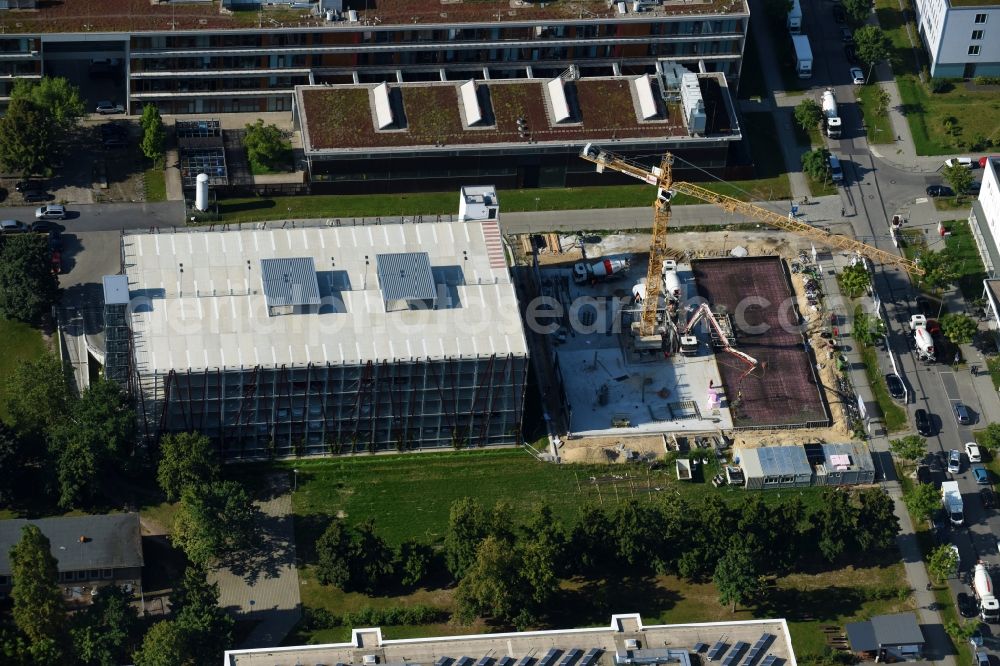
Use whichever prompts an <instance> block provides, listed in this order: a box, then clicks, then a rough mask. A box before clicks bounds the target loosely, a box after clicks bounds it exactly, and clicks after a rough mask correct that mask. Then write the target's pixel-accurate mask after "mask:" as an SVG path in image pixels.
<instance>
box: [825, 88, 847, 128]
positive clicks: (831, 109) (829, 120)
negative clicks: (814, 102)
mask: <svg viewBox="0 0 1000 666" xmlns="http://www.w3.org/2000/svg"><path fill="white" fill-rule="evenodd" d="M822 106H823V127H825V128H826V135H827V136H828V137H830V138H831V139H839V138H840V130H841V125H842V124H843V123H842V122H841V120H840V116H839V115H837V98H836V97H835V96H834V94H833V88H827V89H826V90H825V91H824V92H823V98H822Z"/></svg>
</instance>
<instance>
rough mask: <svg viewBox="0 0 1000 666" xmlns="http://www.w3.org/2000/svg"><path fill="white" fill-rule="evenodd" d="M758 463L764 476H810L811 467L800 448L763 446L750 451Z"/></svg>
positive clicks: (803, 450)
mask: <svg viewBox="0 0 1000 666" xmlns="http://www.w3.org/2000/svg"><path fill="white" fill-rule="evenodd" d="M749 451H752V452H753V453H754V454H755V455H756V456H757V459H758V460H759V461H760V468H761V471H762V472H763V473H764V475H765V476H782V475H787V474H805V475H809V474H812V467H810V466H809V460H808V458H806V452H805V449H803V448H802V447H801V446H764V447H761V448H758V449H750V450H748V451H746V452H744V455H746V453H747V452H749Z"/></svg>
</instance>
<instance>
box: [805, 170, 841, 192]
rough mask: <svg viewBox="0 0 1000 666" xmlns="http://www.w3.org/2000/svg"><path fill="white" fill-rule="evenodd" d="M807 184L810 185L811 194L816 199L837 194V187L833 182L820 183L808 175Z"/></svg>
mask: <svg viewBox="0 0 1000 666" xmlns="http://www.w3.org/2000/svg"><path fill="white" fill-rule="evenodd" d="M806 182H807V183H808V185H809V194H811V195H812V196H814V197H826V196H831V195H834V194H836V193H837V186H836V185H834V184H833V182H832V181H829V180H826V181H822V182H821V181H818V180H814V179H813V178H811V177H810V176H809V175H806Z"/></svg>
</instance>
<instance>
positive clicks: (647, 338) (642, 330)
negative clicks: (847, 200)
mask: <svg viewBox="0 0 1000 666" xmlns="http://www.w3.org/2000/svg"><path fill="white" fill-rule="evenodd" d="M580 157H582V158H583V159H585V160H587V161H588V162H593V163H594V164H596V165H597V170H598V172H603V171H604V170H605V169H611V170H613V171H618V172H619V173H624V174H627V175H629V176H632V177H633V178H636V179H638V180H641V181H643V182H644V183H649V184H650V185H656V186H657V192H656V201H654V202H653V239H652V241H651V242H650V246H649V269H648V273H647V277H646V297H645V298H644V299H643V303H642V314H641V317H640V321H638V322H635V323H633V325H632V329H633V333H634V334H636V335H637V338H638V339H637V343H640V344H642V346H653V345H654V344H656V343H657V342H658V341H659V340H660V339H661V335H660V334H659V333H658V331H657V321H656V314H657V310H658V308H659V298H660V292H661V286H660V274H659V271H660V267H661V265H662V264H663V259H664V258H665V257H666V250H667V227H668V226H669V224H670V200H671V198H673V196H674V195H675V194H676V193H678V192H680V193H682V194H687V195H688V196H691V197H694V198H695V199H699V200H701V201H704V202H706V203H710V204H713V205H715V206H718V207H719V208H721V209H723V210H725V211H727V212H729V213H741V214H743V215H746V216H747V217H751V218H754V219H756V220H759V221H760V222H763V223H764V224H767V225H768V226H772V227H775V228H777V229H782V230H784V231H791V232H792V233H796V234H799V235H801V236H806V237H808V238H811V239H813V240H814V241H819V242H821V243H825V244H828V245H831V246H833V247H835V248H837V249H840V250H846V251H848V252H855V253H857V254H860V255H862V256H864V257H867V258H868V259H871V260H872V261H873V262H876V263H882V264H888V265H891V266H898V267H899V268H902V269H903V270H905V271H906V272H907V273H911V274H914V275H923V274H924V270H923V269H922V268H921V267H920V266H919V264H917V263H916V262H914V261H911V260H909V259H906V258H905V257H900V256H899V255H895V254H893V253H891V252H886V251H885V250H880V249H878V248H877V247H872V246H871V245H867V244H865V243H862V242H860V241H856V240H854V239H851V238H848V237H846V236H841V235H839V234H832V233H830V232H828V231H823V230H822V229H817V228H815V227H812V226H810V225H808V224H806V223H805V222H802V221H800V220H796V219H795V218H793V217H791V216H790V215H788V216H786V215H782V214H781V213H775V212H774V211H770V210H767V209H766V208H761V207H760V206H757V205H755V204H752V203H749V202H746V201H740V200H739V199H737V198H735V197H730V196H727V195H725V194H717V193H716V192H712V191H711V190H709V189H706V188H704V187H701V186H699V185H694V184H692V183H687V182H684V181H676V180H674V178H673V162H674V156H673V155H672V154H670V153H664V155H663V159H662V160H661V162H660V166H658V167H647V166H646V165H644V164H640V163H638V162H635V161H632V160H629V159H628V158H626V157H623V156H621V155H617V154H615V153H612V152H609V151H606V150H603V149H602V148H600V147H599V146H595V145H594V144H592V143H588V144H587V145H586V146H584V147H583V150H582V151H581V152H580Z"/></svg>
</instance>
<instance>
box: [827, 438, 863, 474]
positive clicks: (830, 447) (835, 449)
mask: <svg viewBox="0 0 1000 666" xmlns="http://www.w3.org/2000/svg"><path fill="white" fill-rule="evenodd" d="M822 446H823V454H824V456H825V457H826V460H827V461H828V462H830V458H831V457H832V456H837V455H840V456H845V455H846V456H850V458H851V465H850V469H860V470H866V471H874V470H875V463H874V461H872V456H871V453H869V452H868V449H866V448H865V447H864V446H863V445H860V444H855V443H845V444H823V445H822ZM830 468H831V469H833V468H834V465H833V464H832V463H831V464H830Z"/></svg>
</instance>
